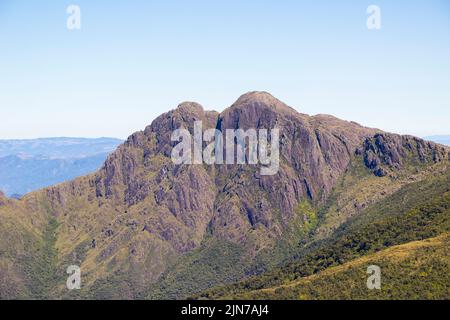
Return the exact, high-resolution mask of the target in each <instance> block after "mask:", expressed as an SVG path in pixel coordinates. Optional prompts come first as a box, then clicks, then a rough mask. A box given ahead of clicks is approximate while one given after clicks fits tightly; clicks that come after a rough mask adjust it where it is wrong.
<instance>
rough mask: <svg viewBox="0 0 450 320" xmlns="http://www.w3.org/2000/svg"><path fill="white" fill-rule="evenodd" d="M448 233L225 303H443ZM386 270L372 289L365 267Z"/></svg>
mask: <svg viewBox="0 0 450 320" xmlns="http://www.w3.org/2000/svg"><path fill="white" fill-rule="evenodd" d="M449 240H450V239H449V234H444V235H442V236H439V237H436V238H431V239H427V240H422V241H415V242H409V243H407V244H403V245H399V246H393V247H390V248H388V249H385V250H383V251H380V252H377V253H373V254H370V255H367V256H364V257H362V258H358V259H355V260H352V261H350V262H347V263H345V264H343V265H340V266H336V267H330V268H327V269H325V270H324V271H322V272H319V273H317V274H315V275H312V276H309V277H305V278H301V279H299V280H295V281H291V282H287V283H285V284H282V285H279V286H276V287H271V288H267V289H260V290H257V291H250V292H248V293H244V294H238V295H236V296H224V297H222V298H224V299H244V300H306V299H308V300H309V299H326V300H329V299H332V300H343V299H345V300H347V299H358V300H360V299H371V300H373V299H441V300H445V299H447V298H448V294H449V292H448V290H449V287H450V278H449V277H448V270H449V268H450V264H449V263H450V261H449V259H447V258H446V256H447V255H448V242H449ZM372 265H376V266H379V267H380V268H381V270H382V274H381V276H382V278H381V279H382V286H381V289H380V290H368V289H367V287H366V282H367V278H368V276H369V275H368V274H367V268H368V267H369V266H372Z"/></svg>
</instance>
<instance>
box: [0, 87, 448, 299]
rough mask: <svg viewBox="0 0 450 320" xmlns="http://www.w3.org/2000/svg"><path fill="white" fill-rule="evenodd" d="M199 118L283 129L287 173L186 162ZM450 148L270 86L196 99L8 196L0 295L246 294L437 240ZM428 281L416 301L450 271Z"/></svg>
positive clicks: (1, 214) (219, 124)
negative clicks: (70, 275) (185, 136)
mask: <svg viewBox="0 0 450 320" xmlns="http://www.w3.org/2000/svg"><path fill="white" fill-rule="evenodd" d="M197 121H202V124H203V129H204V130H206V129H207V128H213V129H214V128H217V129H219V130H221V131H222V132H224V131H225V130H226V129H244V130H247V129H268V128H270V129H273V128H278V129H279V138H280V139H279V140H280V141H279V143H280V150H279V158H280V159H279V170H278V171H277V172H276V173H275V174H274V175H263V174H261V172H262V171H261V165H260V164H258V165H234V164H227V165H220V164H216V165H207V164H203V165H201V164H197V165H177V164H175V163H174V162H173V161H172V159H171V155H172V151H173V148H174V146H175V145H176V142H173V141H172V139H171V135H172V133H173V132H174V130H176V129H180V128H184V129H187V130H189V132H190V133H191V134H195V131H196V130H195V123H196V122H197ZM272 137H274V136H272ZM230 141H231V142H232V145H233V146H234V145H235V144H236V143H237V141H236V140H235V139H233V140H230ZM449 152H450V149H449V148H446V147H444V146H441V145H438V144H435V143H432V142H426V141H424V140H421V139H419V138H415V137H411V136H400V135H396V134H390V133H386V132H382V131H380V130H377V129H371V128H366V127H363V126H361V125H359V124H356V123H354V122H347V121H343V120H340V119H337V118H335V117H333V116H329V115H317V116H308V115H305V114H301V113H298V112H297V111H295V110H294V109H292V108H291V107H289V106H287V105H286V104H284V103H282V102H281V101H279V100H278V99H276V98H274V97H273V96H271V95H270V94H268V93H265V92H250V93H247V94H245V95H243V96H241V97H240V98H239V99H238V100H237V101H236V102H235V103H234V104H233V105H232V106H231V107H229V108H228V109H226V110H225V111H223V112H222V113H220V114H219V113H217V112H214V111H205V110H204V109H203V108H202V107H201V106H200V105H199V104H197V103H194V102H185V103H182V104H180V105H179V106H178V107H177V108H176V109H175V110H172V111H170V112H168V113H166V114H163V115H161V116H160V117H158V118H157V119H155V120H154V121H153V123H152V124H151V125H150V126H148V127H147V128H145V130H143V131H140V132H137V133H135V134H133V135H131V136H130V137H129V138H128V139H127V141H125V142H124V143H123V144H122V145H120V146H119V147H118V148H117V150H116V151H115V152H113V153H112V154H111V155H109V156H108V158H107V160H106V161H105V163H104V164H103V166H102V168H101V169H100V170H98V171H97V172H95V173H93V174H90V175H87V176H84V177H80V178H77V179H75V180H73V181H70V182H66V183H63V184H60V185H57V186H53V187H48V188H46V189H44V190H40V191H36V192H33V193H30V194H27V195H25V196H24V197H23V198H22V199H21V200H14V199H7V198H6V197H4V196H0V274H1V277H0V298H7V299H12V298H24V297H26V298H30V297H31V298H63V299H85V298H97V299H182V298H187V297H196V298H220V297H222V296H224V295H223V293H224V292H226V293H227V294H229V295H234V296H236V297H238V296H239V295H241V294H247V291H248V290H253V291H254V290H259V289H265V288H274V287H276V286H280V285H283V283H288V282H289V281H297V280H298V279H300V278H302V277H309V276H312V275H316V274H319V273H321V272H323V271H324V270H327V269H328V268H335V267H337V266H342V265H345V263H349V262H350V261H353V260H355V259H361V258H363V257H365V256H369V255H371V254H376V253H377V252H379V251H383V250H388V249H393V250H394V249H395V246H401V245H406V244H408V243H413V242H415V241H422V240H425V239H428V238H429V239H433V238H437V237H440V236H443V235H445V233H446V232H448V231H449V230H448V229H449V219H448V217H449V215H448V213H449V208H448V194H449V186H450V183H449V177H450V171H449V167H448V165H449ZM439 239H441V238H439ZM430 241H431V240H430ZM394 252H396V251H395V250H394ZM417 254H418V256H420V257H422V256H423V254H422V253H421V252H418V253H417ZM385 256H386V257H391V256H392V254H390V253H389V251H387V253H386V255H385ZM385 256H383V257H385ZM383 261H386V262H385V264H386V265H388V266H390V262H389V261H391V260H389V259H384V260H383ZM427 261H428V262H429V261H433V260H432V259H431V260H427ZM445 261H447V260H446V259H444V262H445ZM356 262H357V261H356V260H355V264H353V265H352V266H358V265H361V263H359V264H358V263H356ZM428 262H427V263H428ZM447 262H448V261H447ZM69 265H78V266H80V268H81V272H82V288H81V290H75V291H68V290H67V288H66V280H67V274H66V270H67V267H68V266H69ZM431 266H433V265H432V264H431ZM438 266H439V267H441V264H439V265H438ZM392 268H395V266H392ZM412 268H414V265H413V266H412ZM330 272H331V271H330ZM348 279H349V280H348V282H347V283H350V282H351V281H356V280H355V279H356V278H355V277H352V278H348ZM424 279H425V280H426V279H428V278H427V276H426V275H425V276H424ZM428 280H429V281H430V282H431V287H430V288H431V289H430V288H429V289H427V291H423V292H419V293H418V294H416V295H415V296H414V297H416V296H417V297H419V298H422V297H426V295H427V294H428V293H429V291H431V292H432V291H433V285H434V283H435V282H436V283H437V281H440V282H443V283H448V282H446V281H447V278H446V274H445V273H444V274H440V276H436V273H432V277H431V276H430V278H429V279H428ZM330 285H332V284H330ZM336 286H337V284H336ZM223 288H225V289H223ZM408 288H409V290H413V288H412V287H408ZM224 290H225V291H224ZM275 291H276V290H275ZM432 293H433V292H432ZM305 294H306V293H305ZM435 294H436V295H438V297H442V296H441V289H439V291H438V289H436V292H435ZM324 296H325V295H322V294H321V293H320V292H319V293H318V294H317V295H310V296H308V297H311V298H321V297H324ZM273 297H274V298H277V296H273ZM366 297H367V296H366Z"/></svg>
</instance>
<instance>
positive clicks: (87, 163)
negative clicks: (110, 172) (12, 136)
mask: <svg viewBox="0 0 450 320" xmlns="http://www.w3.org/2000/svg"><path fill="white" fill-rule="evenodd" d="M120 143H122V141H121V140H119V139H113V138H98V139H87V138H45V139H34V140H0V190H1V191H3V192H4V193H5V194H6V195H7V196H10V197H16V198H18V197H20V196H21V195H24V194H26V193H28V192H30V191H33V190H37V189H40V188H43V187H47V186H50V185H53V184H57V183H61V182H64V181H67V180H71V179H73V178H75V177H78V176H81V175H85V174H87V173H90V172H93V171H95V170H97V169H98V168H100V166H101V165H102V164H103V162H104V161H105V160H106V157H107V156H108V154H109V153H111V152H112V151H114V150H115V149H116V147H117V146H118V145H119V144H120Z"/></svg>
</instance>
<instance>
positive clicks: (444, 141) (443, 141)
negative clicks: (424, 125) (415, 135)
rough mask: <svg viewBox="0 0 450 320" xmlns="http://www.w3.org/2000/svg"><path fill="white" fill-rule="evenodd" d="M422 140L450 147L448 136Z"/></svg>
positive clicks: (449, 137) (449, 136)
mask: <svg viewBox="0 0 450 320" xmlns="http://www.w3.org/2000/svg"><path fill="white" fill-rule="evenodd" d="M424 139H425V140H429V141H433V142H437V143H440V144H445V145H447V146H450V135H448V136H430V137H425V138H424Z"/></svg>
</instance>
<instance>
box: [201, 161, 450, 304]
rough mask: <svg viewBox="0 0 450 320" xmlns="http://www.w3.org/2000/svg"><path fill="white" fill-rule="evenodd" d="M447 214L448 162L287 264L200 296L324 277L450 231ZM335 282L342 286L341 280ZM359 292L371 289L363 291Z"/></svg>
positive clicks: (244, 291)
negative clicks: (332, 270) (394, 248)
mask: <svg viewBox="0 0 450 320" xmlns="http://www.w3.org/2000/svg"><path fill="white" fill-rule="evenodd" d="M449 214H450V168H449V167H448V164H445V163H443V164H440V165H437V166H436V167H435V168H434V170H433V174H431V175H428V176H427V177H426V178H425V179H424V180H421V181H415V182H412V183H410V184H407V185H405V186H403V187H402V188H400V189H399V190H398V191H397V192H395V193H393V194H392V195H390V196H387V197H386V198H384V199H383V200H380V201H378V202H376V203H374V204H373V205H372V206H369V207H367V208H366V209H364V210H363V211H361V212H360V213H359V214H358V215H357V216H354V217H353V218H351V219H349V220H348V221H347V222H346V223H344V224H342V225H341V226H340V227H339V228H337V230H336V231H334V232H333V234H332V235H331V236H329V237H327V238H325V239H321V240H319V241H315V242H311V243H308V244H307V245H305V246H304V247H302V248H300V249H299V252H297V253H296V255H295V256H294V258H293V259H292V260H291V261H290V262H289V263H287V264H286V265H283V266H282V267H280V268H275V269H274V270H272V271H270V272H267V273H265V274H263V275H260V276H257V277H253V278H250V279H247V280H245V281H243V282H241V283H237V284H234V285H231V286H225V287H220V288H216V289H213V290H211V291H207V292H205V293H204V294H203V295H201V296H200V297H203V298H208V299H210V298H221V297H222V296H224V295H226V296H235V297H243V296H246V295H247V293H248V292H253V291H259V290H262V289H265V288H272V287H277V286H281V285H283V284H285V283H291V282H296V281H300V282H301V281H302V279H303V278H307V277H310V276H313V275H314V276H317V277H315V278H320V274H321V272H323V271H324V270H328V269H330V268H335V267H336V266H342V265H344V264H346V263H351V262H352V261H353V260H355V259H359V258H361V257H365V256H370V255H373V254H374V253H377V252H380V251H383V250H386V249H388V248H390V247H392V246H397V245H402V244H407V243H409V242H413V241H420V240H423V239H428V238H434V237H439V236H441V235H445V234H448V233H449V232H450V219H449ZM445 239H447V237H445ZM446 243H448V242H446ZM443 259H444V261H446V263H449V262H450V261H449V259H448V255H444V256H443ZM367 266H368V265H367ZM367 266H366V267H367ZM384 266H385V267H386V268H388V269H389V268H394V267H395V263H394V265H393V266H391V265H389V264H387V263H385V264H384ZM432 267H433V265H430V268H432ZM400 274H401V273H400V272H399V273H397V275H395V274H391V277H392V279H394V280H395V281H397V283H398V282H401V278H396V276H397V277H399V276H400ZM441 276H442V278H441V279H440V282H443V283H444V284H445V286H446V287H447V289H448V288H449V285H450V283H448V279H447V278H446V274H445V273H442V274H441ZM347 280H348V279H347ZM347 280H345V281H347ZM434 280H436V279H434ZM348 281H349V280H348ZM355 284H358V285H359V286H360V287H361V286H363V285H364V283H357V282H355ZM335 285H336V287H338V284H337V283H336V284H335ZM333 292H335V291H333ZM345 293H348V291H345V290H344V291H342V294H345ZM428 293H431V292H422V294H423V296H422V298H423V299H425V298H426V294H428ZM361 294H368V292H366V291H364V292H362V293H361ZM405 294H408V292H405ZM416 294H417V292H416ZM337 296H339V295H337ZM337 296H336V297H337ZM325 297H327V293H326V290H323V291H320V292H316V296H315V298H325ZM359 297H360V298H361V297H362V296H359ZM385 297H386V296H385ZM272 298H274V299H276V298H277V296H276V295H274V296H273V297H272ZM278 298H279V297H278ZM397 298H400V296H399V297H397Z"/></svg>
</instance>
